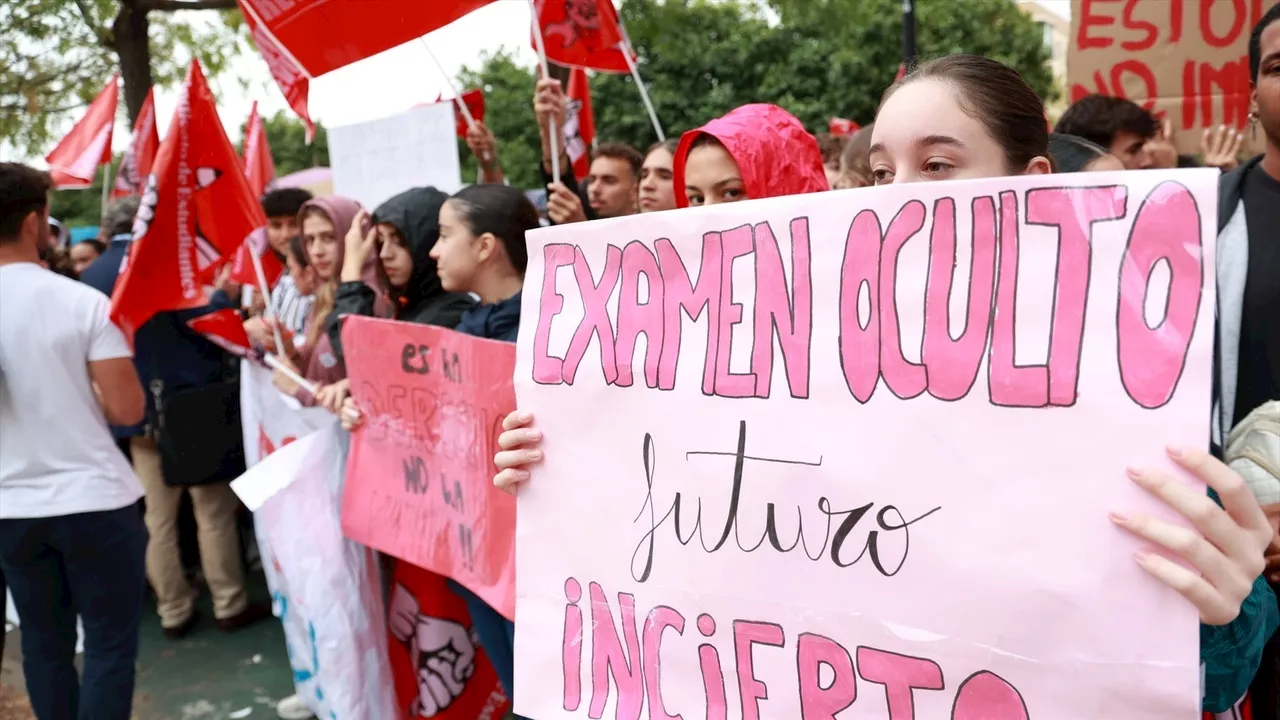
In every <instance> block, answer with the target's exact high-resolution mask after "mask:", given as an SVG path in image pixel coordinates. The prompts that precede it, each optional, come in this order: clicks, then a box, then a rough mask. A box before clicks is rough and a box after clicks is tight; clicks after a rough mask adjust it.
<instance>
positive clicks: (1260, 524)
mask: <svg viewBox="0 0 1280 720" xmlns="http://www.w3.org/2000/svg"><path fill="white" fill-rule="evenodd" d="M1168 453H1169V457H1170V458H1172V459H1173V461H1174V462H1175V463H1177V464H1178V465H1179V466H1181V467H1182V468H1183V469H1185V470H1187V471H1188V472H1190V473H1192V474H1194V475H1195V476H1196V477H1198V478H1200V479H1201V480H1203V481H1204V483H1205V484H1206V485H1208V486H1209V487H1211V488H1213V489H1214V491H1215V492H1217V493H1218V498H1219V499H1221V500H1222V507H1223V508H1225V509H1226V512H1227V514H1228V515H1230V516H1231V518H1232V519H1233V520H1234V521H1235V523H1236V524H1237V525H1238V526H1239V527H1240V528H1241V529H1242V530H1244V531H1245V532H1246V533H1247V535H1248V536H1249V538H1250V539H1251V540H1252V543H1253V544H1252V546H1251V547H1252V550H1251V551H1250V552H1249V555H1250V556H1251V557H1257V558H1259V559H1260V558H1261V556H1262V553H1263V551H1265V550H1266V549H1267V546H1268V545H1270V544H1271V539H1272V536H1273V535H1274V532H1273V531H1272V529H1271V523H1270V522H1269V521H1268V520H1267V516H1266V513H1264V512H1262V506H1261V505H1259V504H1258V498H1257V497H1256V496H1254V494H1253V491H1252V490H1250V489H1249V485H1248V484H1247V483H1245V481H1244V478H1243V477H1241V476H1240V473H1238V472H1236V471H1235V470H1232V469H1231V468H1229V467H1227V466H1226V465H1225V464H1223V463H1222V462H1221V461H1220V460H1218V459H1217V458H1215V457H1213V456H1212V455H1210V454H1209V453H1207V452H1204V451H1203V450H1188V449H1181V448H1169V450H1168ZM1184 488H1185V486H1184ZM1210 539H1211V540H1216V539H1215V538H1210ZM1223 549H1224V550H1226V549H1227V548H1223ZM1259 572H1261V570H1259Z"/></svg>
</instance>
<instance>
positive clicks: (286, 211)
mask: <svg viewBox="0 0 1280 720" xmlns="http://www.w3.org/2000/svg"><path fill="white" fill-rule="evenodd" d="M310 199H311V193H309V192H307V191H306V190H303V189H301V188H280V189H279V190H272V191H270V192H268V193H267V194H266V195H263V196H262V212H263V214H264V215H266V216H267V227H266V234H267V245H268V247H270V249H271V250H270V251H271V252H273V253H275V255H276V258H277V259H279V260H280V262H282V263H283V262H285V258H286V256H287V255H288V252H289V241H290V240H291V239H292V238H293V237H294V236H296V235H297V234H298V225H299V223H298V213H299V211H301V210H302V206H303V205H304V204H305V203H306V202H307V201H308V200H310ZM313 302H314V299H313V298H312V297H311V296H310V294H309V293H303V292H299V290H298V288H297V287H295V286H294V278H293V277H292V276H291V275H290V274H288V273H286V274H284V275H281V276H280V279H279V280H277V281H276V285H275V287H273V288H272V289H271V311H272V314H273V315H274V316H275V317H276V318H278V319H279V320H280V322H281V323H282V325H283V327H286V328H288V329H289V330H290V331H291V332H293V333H295V334H298V335H301V334H303V333H305V332H306V322H307V317H308V316H310V314H311V304H312V303H313ZM244 329H245V333H246V334H247V335H248V336H249V339H250V340H252V341H254V342H255V343H257V344H259V345H267V344H269V343H270V342H271V331H270V329H269V328H268V327H267V325H266V322H265V321H264V320H263V319H262V318H257V317H255V318H249V319H248V320H246V322H245V328H244Z"/></svg>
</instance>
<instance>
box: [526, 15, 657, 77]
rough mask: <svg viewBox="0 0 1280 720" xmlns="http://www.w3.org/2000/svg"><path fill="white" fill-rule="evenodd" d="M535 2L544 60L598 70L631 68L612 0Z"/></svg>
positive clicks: (614, 70)
mask: <svg viewBox="0 0 1280 720" xmlns="http://www.w3.org/2000/svg"><path fill="white" fill-rule="evenodd" d="M536 6H537V8H538V25H539V27H541V29H542V38H543V41H544V43H545V45H546V51H547V59H548V60H550V61H551V62H554V63H556V64H558V65H564V66H566V67H579V68H587V69H589V70H598V71H600V72H613V73H628V72H631V68H630V66H629V65H628V64H627V58H626V56H625V55H623V52H624V50H623V49H622V47H621V46H620V45H625V43H623V40H624V39H625V35H623V32H622V26H621V24H620V22H619V20H618V11H617V10H614V9H613V2H612V0H536ZM534 47H535V48H536V47H537V43H534ZM628 52H629V51H628ZM632 59H633V60H634V54H633V55H632Z"/></svg>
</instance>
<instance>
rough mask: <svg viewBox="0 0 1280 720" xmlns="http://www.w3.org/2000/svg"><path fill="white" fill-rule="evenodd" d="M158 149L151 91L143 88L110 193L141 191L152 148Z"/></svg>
mask: <svg viewBox="0 0 1280 720" xmlns="http://www.w3.org/2000/svg"><path fill="white" fill-rule="evenodd" d="M159 150H160V134H159V132H158V131H157V130H156V99H155V91H154V90H148V91H147V99H146V100H144V101H142V109H141V110H139V111H138V120H137V122H135V123H134V124H133V138H132V139H130V140H129V147H128V149H127V150H125V151H124V158H123V159H122V160H121V161H120V169H119V170H117V171H116V183H115V187H114V188H112V190H111V195H112V197H125V196H126V195H141V194H142V191H143V190H145V189H146V186H147V176H148V175H150V174H151V166H152V165H153V164H154V163H155V160H156V152H158V151H159Z"/></svg>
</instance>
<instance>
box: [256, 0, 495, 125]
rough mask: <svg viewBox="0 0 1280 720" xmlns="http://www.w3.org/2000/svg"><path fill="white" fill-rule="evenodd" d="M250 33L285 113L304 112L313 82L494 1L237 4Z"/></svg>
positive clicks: (259, 0) (272, 0) (262, 0)
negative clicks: (285, 102) (284, 104)
mask: <svg viewBox="0 0 1280 720" xmlns="http://www.w3.org/2000/svg"><path fill="white" fill-rule="evenodd" d="M237 2H238V3H239V5H240V11H241V13H243V14H244V18H245V22H246V23H248V25H249V33H250V35H251V36H252V37H253V42H254V44H255V45H257V46H258V51H259V52H261V53H262V56H263V58H265V59H266V61H267V65H268V66H270V68H271V74H272V76H273V77H275V79H276V84H277V85H279V86H280V90H281V91H282V92H284V96H285V99H286V100H288V101H289V107H291V108H293V111H294V112H295V113H297V114H298V117H300V118H302V121H303V122H304V123H306V125H307V131H308V135H307V138H308V140H310V137H311V135H312V134H313V133H314V132H315V130H314V125H313V124H312V122H311V117H310V115H309V113H308V111H307V92H308V90H309V86H310V81H311V79H312V78H317V77H320V76H321V75H324V74H325V73H327V72H330V71H331V70H336V69H338V68H340V67H343V66H345V65H350V64H351V63H353V62H356V61H358V60H363V59H365V58H367V57H370V56H373V55H377V54H378V53H380V52H382V51H383V50H389V49H391V48H393V47H395V46H397V45H401V44H403V43H406V42H409V41H410V40H413V39H415V38H419V37H422V36H423V35H426V34H427V33H429V32H431V31H432V30H436V29H439V28H442V27H444V26H445V25H448V24H449V23H451V22H453V21H454V20H457V19H458V18H460V17H462V16H463V15H466V14H467V13H470V12H471V11H473V10H476V9H478V8H481V7H483V6H485V5H488V4H489V3H491V2H494V0H378V2H376V3H373V5H375V6H376V9H375V10H374V11H372V12H371V11H370V7H369V5H370V3H369V2H368V0H366V1H364V2H355V1H354V0H288V2H284V1H282V0H237Z"/></svg>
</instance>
